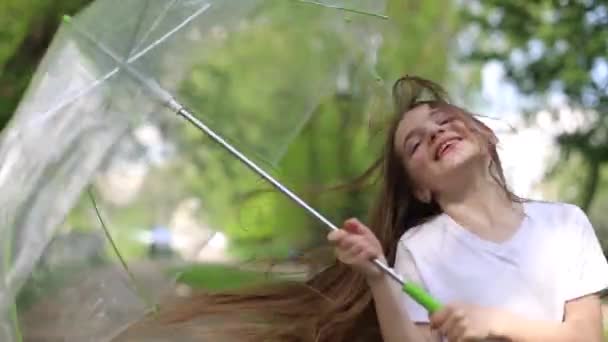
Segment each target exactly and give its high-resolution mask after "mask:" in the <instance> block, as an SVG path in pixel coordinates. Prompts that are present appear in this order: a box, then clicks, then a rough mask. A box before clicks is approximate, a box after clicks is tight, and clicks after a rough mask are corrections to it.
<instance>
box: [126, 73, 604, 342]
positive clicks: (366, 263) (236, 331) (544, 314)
mask: <svg viewBox="0 0 608 342" xmlns="http://www.w3.org/2000/svg"><path fill="white" fill-rule="evenodd" d="M425 93H427V96H430V98H426V99H424V98H423V96H424V95H425ZM393 96H394V99H395V109H396V115H395V117H394V120H393V122H392V124H391V125H390V128H389V130H388V135H387V139H386V144H385V148H384V155H383V156H382V157H381V158H380V159H379V160H378V162H377V163H376V164H375V165H374V166H373V167H372V168H371V169H370V170H368V172H366V173H365V174H364V175H363V176H362V177H361V178H360V179H358V180H357V183H359V184H361V183H362V182H364V181H365V180H366V179H367V178H369V176H370V175H372V174H373V173H374V172H373V171H376V170H378V171H381V173H380V180H381V182H380V186H381V189H380V193H379V197H378V199H377V201H376V205H375V206H374V208H373V209H372V211H371V213H370V221H369V225H368V226H366V225H363V224H362V223H360V222H359V221H357V220H355V219H351V220H348V221H346V222H345V224H344V226H343V229H341V230H339V231H335V232H332V233H330V234H329V236H328V240H329V241H330V242H331V243H332V244H333V245H334V246H335V252H336V254H337V258H338V262H333V264H331V265H330V266H329V267H327V268H325V269H324V270H323V271H321V272H319V273H318V274H316V275H315V276H313V277H312V278H311V279H310V280H308V281H307V282H305V283H302V282H296V281H294V282H283V283H280V284H276V285H274V286H265V287H263V288H257V289H252V290H249V291H240V292H238V293H229V294H213V295H211V294H205V293H203V294H199V295H196V296H194V297H193V298H189V299H188V300H187V301H186V302H184V303H179V304H177V305H175V306H174V307H173V308H172V309H170V310H168V311H167V312H166V314H165V315H163V316H161V317H164V321H165V322H170V323H172V325H171V326H172V327H174V328H178V329H179V328H180V325H182V326H183V325H184V324H187V326H188V327H190V328H191V329H194V330H195V331H196V334H197V336H199V337H200V338H201V340H210V341H211V340H215V341H220V340H221V341H225V340H231V341H232V340H235V341H258V342H261V341H311V342H312V341H315V342H329V341H331V342H340V341H383V340H384V341H386V342H393V341H399V342H403V341H410V342H418V341H425V342H427V341H428V342H430V341H442V340H444V341H445V340H447V341H479V340H486V339H493V338H496V339H506V340H511V341H521V342H527V341H530V342H534V341H543V342H544V341H554V342H559V341H585V342H593V341H600V340H601V313H600V301H599V298H598V296H597V295H596V293H598V291H600V290H602V289H604V288H605V287H606V286H607V285H608V264H607V263H606V260H605V258H604V256H603V254H602V250H601V248H600V245H599V243H598V240H597V238H596V236H595V233H594V231H593V228H592V227H591V225H590V224H589V221H588V220H587V217H586V216H585V214H584V213H583V212H582V211H581V210H580V209H579V208H577V207H575V206H573V205H569V204H563V203H544V202H532V201H525V200H522V199H520V198H518V197H516V196H515V195H513V194H512V193H511V192H510V191H509V190H508V189H507V186H506V184H505V178H504V176H503V171H502V168H501V164H500V160H499V158H498V154H497V152H496V144H497V139H496V136H495V135H494V134H493V132H492V131H491V130H490V129H489V128H488V127H486V126H485V125H484V124H483V123H481V122H480V121H478V120H477V119H475V118H474V117H473V115H471V114H469V113H468V112H466V111H465V110H463V109H460V108H458V107H456V106H454V105H451V104H449V103H448V102H447V100H446V96H445V93H444V91H443V90H442V89H441V87H439V86H438V85H436V84H434V83H432V82H430V81H427V80H424V79H421V78H417V77H407V76H406V77H403V78H401V79H399V80H398V81H397V82H396V83H395V85H394V87H393ZM368 227H369V228H368ZM372 258H380V259H381V260H382V261H384V262H386V263H388V264H389V265H391V266H394V267H395V268H396V271H397V272H398V273H400V274H402V275H403V276H404V277H405V279H406V280H408V281H415V282H418V283H420V284H421V285H422V286H424V287H425V288H426V289H427V291H428V292H429V293H430V294H431V295H432V296H434V297H435V298H437V299H438V300H439V301H441V302H442V303H444V304H445V306H444V307H443V308H442V309H441V310H440V311H438V312H436V313H434V314H433V315H431V316H430V317H429V315H428V313H427V312H426V311H425V310H424V309H423V308H422V307H421V306H419V305H418V304H416V303H415V302H414V301H412V300H411V299H410V298H409V297H407V296H406V295H405V294H403V293H401V291H400V289H399V288H398V287H397V286H396V284H394V283H393V282H392V280H390V279H388V278H387V277H386V276H385V275H384V274H383V273H381V272H380V271H379V270H378V269H376V267H375V266H374V265H373V264H372V263H370V259H372ZM210 317H212V318H215V319H218V320H219V321H220V322H221V325H219V326H218V325H217V324H211V323H207V324H198V323H197V324H192V323H194V322H196V320H194V319H196V318H210ZM206 322H210V321H209V320H207V321H206ZM153 326H154V324H149V325H146V324H144V325H142V326H141V327H144V328H143V329H141V330H145V331H152V330H150V327H153ZM141 330H140V331H141ZM127 337H128V336H127ZM205 337H206V338H207V339H204V338H205ZM226 338H228V339H226ZM126 340H129V339H128V338H127V339H126Z"/></svg>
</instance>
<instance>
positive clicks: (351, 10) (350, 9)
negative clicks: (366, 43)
mask: <svg viewBox="0 0 608 342" xmlns="http://www.w3.org/2000/svg"><path fill="white" fill-rule="evenodd" d="M294 1H297V2H301V3H304V4H310V5H316V6H321V7H326V8H331V9H337V10H341V11H344V12H351V13H356V14H363V15H369V16H372V17H376V18H380V19H388V16H387V15H384V14H379V13H373V12H367V11H362V10H358V9H354V8H348V7H343V6H337V5H330V4H324V3H322V2H319V1H313V0H294Z"/></svg>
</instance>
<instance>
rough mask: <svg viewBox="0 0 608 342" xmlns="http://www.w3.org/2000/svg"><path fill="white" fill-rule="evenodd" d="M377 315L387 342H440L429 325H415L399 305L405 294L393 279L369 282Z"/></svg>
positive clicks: (384, 278)
mask: <svg viewBox="0 0 608 342" xmlns="http://www.w3.org/2000/svg"><path fill="white" fill-rule="evenodd" d="M369 285H370V288H371V291H372V295H373V297H374V302H375V305H376V315H377V316H378V322H379V323H380V329H381V331H382V337H383V339H384V341H385V342H403V341H411V342H439V341H440V339H439V337H438V336H435V335H434V334H432V333H431V329H430V328H429V325H428V324H415V323H413V322H412V320H411V319H410V318H409V316H408V314H407V312H406V310H405V308H404V307H403V305H399V302H400V301H401V300H402V298H403V297H402V296H403V294H401V289H400V288H399V287H398V286H397V285H396V283H394V282H393V281H392V280H391V279H388V278H387V277H382V278H380V279H378V280H374V281H370V282H369Z"/></svg>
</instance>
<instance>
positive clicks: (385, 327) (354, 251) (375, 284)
mask: <svg viewBox="0 0 608 342" xmlns="http://www.w3.org/2000/svg"><path fill="white" fill-rule="evenodd" d="M327 238H328V240H329V241H330V242H331V243H332V244H333V245H334V246H335V247H336V248H335V252H336V256H337V257H338V259H339V260H340V261H341V262H343V263H345V264H347V265H350V266H352V267H353V268H354V269H355V270H357V271H359V272H361V274H363V275H364V276H365V278H366V279H367V283H368V284H369V286H370V289H371V292H372V295H373V298H374V302H375V306H376V314H377V316H378V322H379V324H380V330H381V332H382V336H383V339H384V341H386V342H404V341H408V342H438V341H439V339H436V338H432V337H431V335H430V329H429V328H428V325H427V327H426V328H425V327H418V326H416V324H414V323H413V322H412V320H411V319H410V317H409V315H408V312H407V310H406V309H405V307H404V305H403V300H404V296H405V294H403V293H401V289H400V288H399V287H398V285H397V284H396V283H394V282H393V281H392V279H389V278H388V276H386V275H385V274H384V273H383V272H381V271H380V270H379V269H378V267H377V266H376V265H374V264H372V263H371V262H370V261H371V259H373V258H379V259H381V260H382V261H383V262H386V260H385V258H384V253H383V251H382V246H381V245H380V242H379V241H378V239H377V238H376V237H375V236H374V233H373V232H371V231H370V230H369V228H367V227H366V226H364V225H363V224H361V223H360V222H359V221H357V220H348V221H346V222H345V223H344V226H343V228H342V229H340V230H337V231H332V232H331V233H329V235H328V237H327Z"/></svg>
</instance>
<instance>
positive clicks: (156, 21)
mask: <svg viewBox="0 0 608 342" xmlns="http://www.w3.org/2000/svg"><path fill="white" fill-rule="evenodd" d="M176 2H177V0H172V1H171V2H170V3H169V4H168V5H167V6H165V8H164V9H163V11H162V12H161V13H159V15H158V16H157V17H156V19H154V22H153V23H152V25H150V28H149V29H148V31H146V33H145V34H144V35H143V37H142V38H141V40H140V41H139V43H137V45H136V46H135V47H134V48H133V51H137V50H139V49H140V48H141V47H142V45H143V44H144V42H145V41H146V39H148V37H149V36H150V34H151V33H152V31H154V30H155V29H156V28H157V27H158V25H160V23H161V22H162V21H163V20H164V19H165V17H166V16H167V13H169V10H170V9H171V8H172V7H173V5H174V4H175V3H176Z"/></svg>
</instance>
